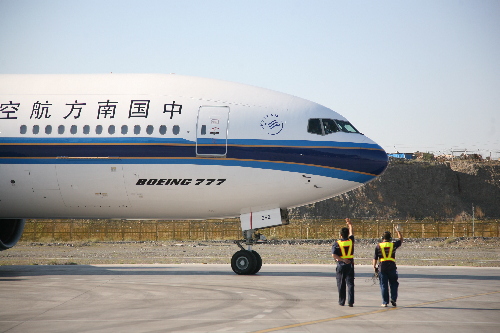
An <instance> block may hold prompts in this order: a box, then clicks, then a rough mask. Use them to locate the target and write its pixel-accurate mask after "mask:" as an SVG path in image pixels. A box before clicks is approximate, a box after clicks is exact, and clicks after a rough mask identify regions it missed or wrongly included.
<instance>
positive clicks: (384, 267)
mask: <svg viewBox="0 0 500 333" xmlns="http://www.w3.org/2000/svg"><path fill="white" fill-rule="evenodd" d="M392 243H393V244H394V249H393V250H392V256H391V258H393V259H396V249H397V248H398V247H400V246H401V240H399V239H398V240H397V241H393V242H392ZM380 258H383V256H382V250H381V249H380V243H379V244H377V247H375V254H374V256H373V259H375V260H379V259H380ZM395 269H397V267H396V261H392V260H387V261H382V262H380V265H379V270H380V271H381V272H388V271H391V270H395Z"/></svg>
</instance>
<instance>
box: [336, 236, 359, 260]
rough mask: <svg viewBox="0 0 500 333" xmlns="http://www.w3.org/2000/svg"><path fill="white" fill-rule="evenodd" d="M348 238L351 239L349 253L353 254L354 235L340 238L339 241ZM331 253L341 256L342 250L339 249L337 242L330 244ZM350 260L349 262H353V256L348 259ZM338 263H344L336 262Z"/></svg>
mask: <svg viewBox="0 0 500 333" xmlns="http://www.w3.org/2000/svg"><path fill="white" fill-rule="evenodd" d="M348 239H350V240H351V241H352V252H351V254H352V255H354V236H349V238H342V239H341V241H346V240H348ZM332 253H333V254H336V255H338V256H339V257H342V251H341V250H340V246H339V242H338V241H335V243H333V246H332ZM349 260H351V264H354V258H351V259H349ZM337 263H338V264H340V265H344V262H342V261H339V262H337Z"/></svg>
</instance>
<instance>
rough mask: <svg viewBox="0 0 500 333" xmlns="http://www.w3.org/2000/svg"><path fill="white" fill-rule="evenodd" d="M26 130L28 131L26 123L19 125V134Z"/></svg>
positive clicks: (24, 132)
mask: <svg viewBox="0 0 500 333" xmlns="http://www.w3.org/2000/svg"><path fill="white" fill-rule="evenodd" d="M27 131H28V127H26V125H21V128H20V129H19V132H20V133H21V134H26V132H27Z"/></svg>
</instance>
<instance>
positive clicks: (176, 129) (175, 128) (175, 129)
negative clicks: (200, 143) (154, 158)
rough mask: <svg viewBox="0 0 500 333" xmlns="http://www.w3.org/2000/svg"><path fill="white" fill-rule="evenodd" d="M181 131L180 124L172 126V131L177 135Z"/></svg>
mask: <svg viewBox="0 0 500 333" xmlns="http://www.w3.org/2000/svg"><path fill="white" fill-rule="evenodd" d="M180 131H181V129H180V127H179V125H174V127H172V133H174V135H177V134H179V132H180Z"/></svg>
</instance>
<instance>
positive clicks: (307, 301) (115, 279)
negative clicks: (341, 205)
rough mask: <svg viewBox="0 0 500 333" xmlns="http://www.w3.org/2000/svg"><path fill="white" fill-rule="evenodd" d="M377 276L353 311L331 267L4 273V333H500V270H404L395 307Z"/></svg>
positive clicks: (359, 278)
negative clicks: (246, 272)
mask: <svg viewBox="0 0 500 333" xmlns="http://www.w3.org/2000/svg"><path fill="white" fill-rule="evenodd" d="M371 275H372V268H371V267H370V266H359V265H358V266H356V281H355V283H356V296H355V297H356V301H355V304H354V307H352V308H350V307H347V306H345V307H342V306H339V305H338V304H337V292H336V283H335V276H334V266H333V265H264V266H263V267H262V270H261V271H260V272H259V274H257V275H254V276H239V275H235V274H234V273H233V272H232V271H231V267H230V266H229V265H201V264H191V265H188V264H185V265H94V266H84V265H78V266H76V265H75V266H72V265H68V266H0V296H1V303H0V332H10V333H17V332H23V333H26V332H65V333H68V332H113V333H114V332H134V333H137V332H332V331H334V330H339V331H340V330H346V329H348V330H349V331H350V332H384V333H385V332H387V331H388V330H389V329H390V330H397V331H399V332H405V333H410V332H426V333H432V332H439V333H442V332H450V331H453V332H454V333H458V332H495V333H497V332H500V268H472V267H416V266H400V267H399V281H400V288H399V299H398V306H397V307H396V308H393V307H388V308H382V307H380V304H381V303H382V301H381V296H380V288H379V286H378V285H373V282H372V279H371Z"/></svg>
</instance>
